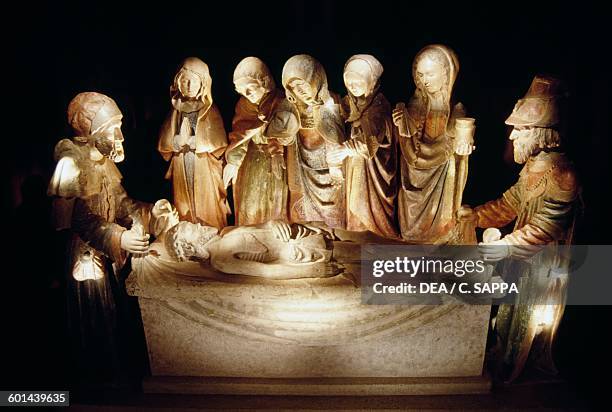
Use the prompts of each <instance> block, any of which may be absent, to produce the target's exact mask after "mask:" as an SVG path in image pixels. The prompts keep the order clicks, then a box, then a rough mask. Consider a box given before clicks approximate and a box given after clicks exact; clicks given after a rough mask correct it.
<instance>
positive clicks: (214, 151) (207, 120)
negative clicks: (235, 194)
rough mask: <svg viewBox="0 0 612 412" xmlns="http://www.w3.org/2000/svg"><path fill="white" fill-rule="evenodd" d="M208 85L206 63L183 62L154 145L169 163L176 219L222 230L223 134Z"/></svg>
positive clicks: (225, 206)
mask: <svg viewBox="0 0 612 412" xmlns="http://www.w3.org/2000/svg"><path fill="white" fill-rule="evenodd" d="M211 86H212V79H211V77H210V74H209V71H208V66H207V65H206V63H204V62H203V61H202V60H200V59H198V58H196V57H188V58H187V59H185V61H183V64H182V65H181V68H180V69H179V70H178V72H177V73H176V75H175V76H174V81H173V82H172V85H171V86H170V97H171V101H172V110H171V111H170V114H169V115H168V117H167V118H166V121H165V122H164V124H163V125H162V128H161V132H160V134H159V142H158V146H157V148H158V150H159V153H160V154H161V155H162V157H163V158H164V160H166V161H169V162H170V167H169V168H168V173H167V174H166V178H167V179H171V180H172V192H173V196H174V204H175V205H176V208H177V210H178V213H179V216H180V218H181V220H188V221H190V222H194V223H202V224H206V225H209V226H214V227H218V228H222V227H223V226H225V225H226V224H227V215H228V214H230V209H229V206H228V204H227V199H226V197H227V195H226V190H225V186H224V185H223V175H222V173H223V154H224V152H225V148H226V147H227V135H226V134H225V128H224V126H223V120H222V119H221V114H220V113H219V109H218V108H217V106H216V105H215V104H214V103H213V98H212V90H211Z"/></svg>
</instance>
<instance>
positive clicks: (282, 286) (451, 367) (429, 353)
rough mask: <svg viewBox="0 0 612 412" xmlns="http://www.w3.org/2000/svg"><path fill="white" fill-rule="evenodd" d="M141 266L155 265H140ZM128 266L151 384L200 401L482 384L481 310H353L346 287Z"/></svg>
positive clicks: (354, 296) (343, 282)
mask: <svg viewBox="0 0 612 412" xmlns="http://www.w3.org/2000/svg"><path fill="white" fill-rule="evenodd" d="M143 259H155V258H154V257H150V256H149V257H146V258H143ZM149 263H151V262H146V261H136V259H135V261H134V263H133V267H134V272H133V273H132V274H131V276H130V279H129V280H128V291H129V292H130V294H132V295H136V296H138V299H139V303H140V308H141V312H142V320H143V324H144V328H145V333H146V339H147V346H148V351H149V359H150V365H151V373H152V375H153V376H152V378H151V379H150V380H148V381H147V382H145V385H144V387H145V390H147V391H152V392H185V393H209V394H222V393H233V394H279V395H280V394H285V395H290V394H296V395H297V394H300V395H307V394H312V395H317V394H320V395H343V394H346V395H358V394H381V395H392V394H449V393H481V392H484V391H487V390H488V381H487V380H486V379H483V378H482V376H481V375H482V370H483V359H484V352H485V342H486V336H487V330H488V319H489V312H490V306H484V305H483V306H468V305H440V306H435V305H430V306H423V305H419V306H417V305H413V306H389V305H380V306H376V305H362V304H361V294H360V289H359V288H358V287H356V286H355V285H354V284H353V282H352V281H351V279H349V278H345V277H342V276H337V277H334V278H329V279H313V280H291V281H276V282H272V281H263V280H261V279H255V278H248V277H240V276H231V275H220V274H218V273H213V272H210V271H209V270H208V269H205V268H203V267H199V266H198V267H196V266H193V265H197V264H194V263H188V264H184V265H185V266H184V267H182V268H179V270H180V273H177V272H178V271H177V268H176V267H174V268H173V269H172V270H170V268H169V267H164V265H163V264H161V262H153V263H154V265H149Z"/></svg>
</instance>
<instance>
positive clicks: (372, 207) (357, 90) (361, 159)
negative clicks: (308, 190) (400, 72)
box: [330, 54, 399, 238]
mask: <svg viewBox="0 0 612 412" xmlns="http://www.w3.org/2000/svg"><path fill="white" fill-rule="evenodd" d="M382 73H383V67H382V65H381V64H380V62H379V61H378V60H377V59H376V58H375V57H374V56H370V55H367V54H358V55H355V56H353V57H351V58H350V59H349V60H348V61H347V62H346V64H345V66H344V76H343V77H344V84H345V85H346V88H347V90H348V94H347V95H346V96H345V97H344V99H343V101H342V103H343V109H344V110H343V114H344V118H345V121H346V122H347V123H348V124H349V126H350V134H349V136H348V139H347V140H346V141H345V142H344V143H343V144H342V145H341V147H339V148H337V149H335V150H334V151H332V153H331V154H330V158H331V159H332V160H334V161H335V162H337V163H339V162H340V161H342V160H344V159H347V160H346V195H347V196H346V199H347V202H346V227H347V229H349V230H370V231H372V232H374V233H377V234H378V235H380V236H385V237H389V238H397V237H398V236H399V235H398V231H397V229H396V224H395V197H396V194H397V180H396V169H397V157H396V153H397V148H396V143H395V139H394V138H393V123H392V121H391V106H390V105H389V102H388V101H387V99H386V98H385V96H384V95H383V94H382V92H381V91H380V77H381V75H382Z"/></svg>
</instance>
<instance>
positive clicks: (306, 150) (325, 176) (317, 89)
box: [266, 54, 346, 228]
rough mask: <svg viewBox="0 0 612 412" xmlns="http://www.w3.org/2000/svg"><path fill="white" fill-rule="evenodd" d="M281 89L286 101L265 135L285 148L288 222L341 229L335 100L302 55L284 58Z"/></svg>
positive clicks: (340, 137)
mask: <svg viewBox="0 0 612 412" xmlns="http://www.w3.org/2000/svg"><path fill="white" fill-rule="evenodd" d="M283 86H284V88H285V92H286V95H287V99H286V101H285V102H284V103H283V104H282V105H281V107H279V108H278V110H277V111H276V113H275V116H274V119H273V121H272V122H271V124H270V125H269V126H268V130H267V132H266V133H267V135H268V136H276V137H279V138H280V139H282V141H283V143H284V144H288V145H289V146H288V148H287V175H288V176H287V177H288V184H289V217H290V220H291V221H292V222H303V221H322V222H325V223H326V224H327V225H328V226H330V227H334V228H344V227H345V225H346V223H345V222H346V220H345V206H344V171H343V165H342V161H338V160H336V159H331V158H330V157H329V155H330V154H331V153H332V152H333V150H334V149H337V148H339V147H340V145H341V144H342V143H344V129H343V122H342V118H341V115H340V106H339V99H338V98H337V97H336V96H334V95H332V94H331V93H330V92H329V90H328V89H327V76H326V74H325V70H323V66H321V64H320V63H319V62H318V61H317V60H315V59H314V58H312V57H311V56H308V55H305V54H301V55H297V56H293V57H291V58H290V59H289V60H287V62H286V63H285V66H284V67H283Z"/></svg>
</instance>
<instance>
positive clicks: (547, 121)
mask: <svg viewBox="0 0 612 412" xmlns="http://www.w3.org/2000/svg"><path fill="white" fill-rule="evenodd" d="M561 87H562V85H561V81H560V80H559V79H556V78H554V77H550V76H536V77H534V79H533V81H532V82H531V86H530V87H529V90H528V91H527V94H526V95H525V97H523V98H522V99H520V100H519V101H518V102H517V103H516V105H515V106H514V110H513V111H512V114H511V115H510V117H508V118H507V119H506V124H507V125H510V126H534V127H553V126H555V125H557V124H558V123H559V99H560V98H561V97H562V96H563V95H562V91H561Z"/></svg>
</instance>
